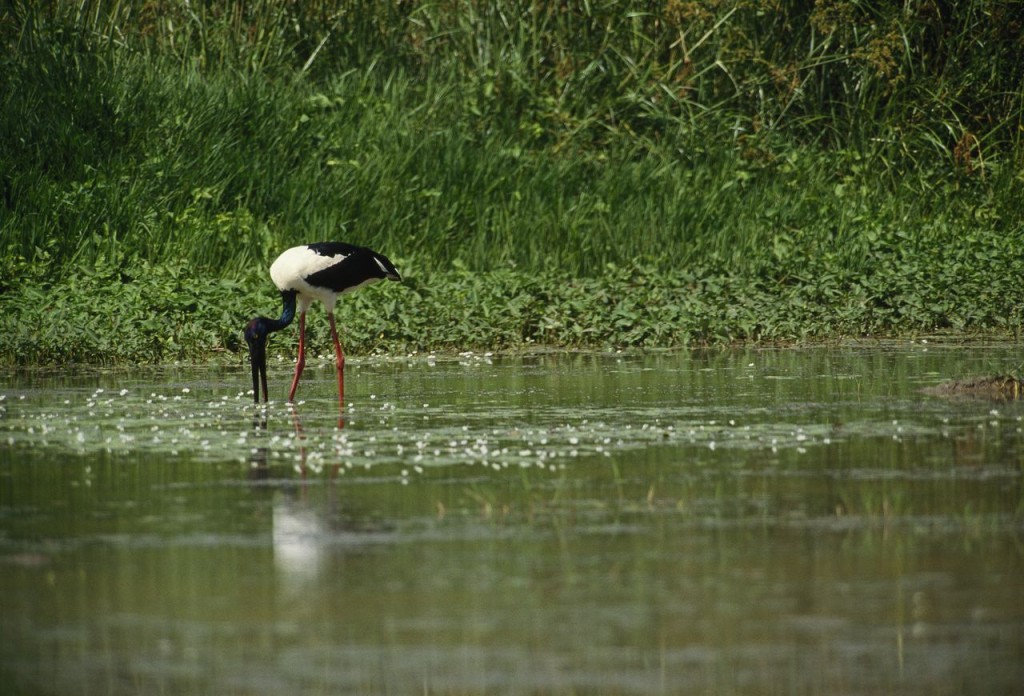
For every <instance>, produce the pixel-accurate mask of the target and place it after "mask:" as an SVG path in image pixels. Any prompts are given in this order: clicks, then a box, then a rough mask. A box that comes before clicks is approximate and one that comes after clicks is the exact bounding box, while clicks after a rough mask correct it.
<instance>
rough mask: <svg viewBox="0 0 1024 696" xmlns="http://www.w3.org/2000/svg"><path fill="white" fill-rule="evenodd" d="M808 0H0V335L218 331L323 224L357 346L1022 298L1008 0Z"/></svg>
mask: <svg viewBox="0 0 1024 696" xmlns="http://www.w3.org/2000/svg"><path fill="white" fill-rule="evenodd" d="M805 5H806V4H805V3H767V2H765V3H761V2H750V1H741V0H735V1H729V0H722V1H721V2H706V3H697V2H694V3H685V2H667V3H654V4H652V3H630V4H629V7H626V8H624V7H623V4H622V3H587V4H583V3H580V4H576V3H561V4H543V5H540V4H537V5H533V4H529V3H525V4H524V3H512V2H508V3H505V2H497V3H487V4H485V5H480V4H476V3H468V2H451V3H394V4H391V3H361V2H354V1H348V2H312V3H232V2H220V3H216V2H215V3H207V4H205V5H203V6H202V7H201V8H199V7H198V6H193V5H187V4H183V3H177V2H170V1H167V2H152V3H145V4H137V3H127V2H124V3H116V2H115V3H100V2H94V3H91V2H86V3H74V4H70V3H64V2H50V3H13V4H12V5H10V6H9V9H7V10H6V11H4V14H3V15H2V16H0V41H2V42H3V45H4V49H5V52H4V57H3V58H2V62H0V79H2V81H3V85H2V87H3V88H4V89H3V94H4V97H3V98H2V100H0V122H2V123H3V124H4V128H3V129H0V193H2V197H0V215H2V218H0V240H2V241H0V361H2V362H4V363H9V364H10V363H17V364H38V363H61V362H69V361H75V362H81V361H84V362H136V361H144V362H160V361H166V360H172V359H187V360H203V359H206V358H208V357H210V356H211V355H216V354H231V353H232V352H234V351H237V350H238V345H239V341H240V327H241V325H242V324H243V322H244V320H245V319H246V318H247V317H248V316H251V315H252V314H254V313H257V312H259V313H266V314H270V313H273V312H275V311H276V310H277V309H278V303H277V300H276V298H275V297H274V296H273V290H272V286H271V285H270V282H269V279H268V278H267V277H266V271H265V269H266V267H267V266H268V265H269V262H270V261H271V260H272V259H273V257H274V256H275V255H276V254H277V253H278V252H279V251H280V250H282V249H283V248H285V247H287V246H289V245H291V244H295V243H301V242H304V241H315V240H321V239H341V240H346V241H352V242H355V243H363V244H368V245H371V246H373V247H375V248H377V249H379V250H381V251H383V252H385V253H386V254H388V255H389V256H390V257H391V258H392V259H393V260H394V261H395V262H396V263H397V264H398V266H399V268H400V269H401V270H402V271H403V274H404V275H405V276H406V277H407V279H408V280H407V282H406V283H405V284H403V286H402V287H388V288H373V289H371V290H367V291H364V292H361V293H357V294H356V295H354V296H351V298H346V300H345V301H343V303H342V304H343V307H342V308H341V310H340V311H341V313H342V314H341V316H342V320H343V322H344V323H345V325H346V326H348V327H349V328H348V338H347V345H348V348H349V350H351V351H353V352H367V351H374V350H385V351H391V350H395V351H398V350H402V351H404V350H411V349H418V350H430V349H464V348H510V347H511V348H514V347H517V346H523V345H532V344H553V345H567V346H593V347H605V346H632V345H679V344H689V343H694V342H700V343H705V342H711V343H714V342H722V341H735V340H792V339H801V338H811V337H813V338H824V337H834V336H838V335H863V334H878V333H884V334H893V333H912V332H929V331H934V330H946V329H951V330H962V331H999V332H1007V333H1015V332H1019V330H1020V327H1021V325H1022V323H1024V316H1022V315H1024V306H1022V302H1024V300H1022V299H1021V298H1022V297H1024V295H1022V294H1021V292H1020V278H1021V277H1024V197H1022V196H1021V195H1020V191H1021V190H1022V187H1024V175H1022V173H1021V172H1022V171H1024V147H1022V143H1021V137H1022V135H1024V118H1022V103H1024V87H1022V80H1024V65H1022V64H1021V62H1020V61H1019V60H1018V56H1019V55H1020V52H1021V50H1024V38H1022V37H1024V29H1022V27H1021V25H1020V22H1019V20H1017V19H1015V18H1016V15H1015V14H1014V13H1013V7H1014V5H1013V3H1011V2H1003V3H1000V2H995V3H991V2H989V3H980V2H978V3H966V4H964V5H962V6H961V8H960V9H957V10H955V11H945V10H941V9H940V8H938V7H937V6H936V5H934V4H933V3H930V2H920V3H909V4H906V5H905V6H904V7H901V8H892V7H890V6H889V4H886V3H877V4H872V3H853V2H842V1H840V0H833V1H830V2H818V3H816V4H815V6H814V7H813V8H810V9H808V8H807V7H806V6H805ZM313 324H318V322H313ZM316 330H317V331H319V330H320V329H316ZM317 338H318V337H317V336H316V335H314V340H317ZM319 339H323V337H322V336H321V337H319ZM239 359H241V358H239Z"/></svg>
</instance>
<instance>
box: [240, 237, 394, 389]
mask: <svg viewBox="0 0 1024 696" xmlns="http://www.w3.org/2000/svg"><path fill="white" fill-rule="evenodd" d="M270 278H271V280H273V281H274V285H276V286H277V289H278V290H279V291H280V292H281V301H282V305H283V306H282V310H281V317H280V318H278V319H273V318H271V317H262V316H261V317H255V318H254V319H250V320H249V322H248V323H247V324H246V325H245V341H246V343H248V344H249V363H250V364H251V366H252V392H253V399H254V400H255V401H256V403H257V404H259V402H260V389H261V388H262V392H263V400H264V401H268V400H269V399H268V397H267V338H268V337H269V336H270V334H272V333H274V332H275V331H280V330H281V329H283V328H285V327H287V326H288V325H289V324H291V323H292V320H293V319H294V318H295V310H296V307H297V308H298V312H299V349H298V357H297V359H296V361H295V376H294V377H293V378H292V386H291V389H290V390H289V391H288V401H289V402H294V401H295V390H296V389H297V388H298V386H299V377H300V376H301V375H302V369H303V368H304V367H305V365H306V312H307V311H308V310H309V307H310V305H312V304H313V301H314V300H320V301H321V302H323V304H324V307H325V308H326V310H327V320H328V322H330V325H331V338H332V339H333V341H334V355H335V361H334V364H335V368H336V370H337V376H338V401H339V402H340V404H341V407H342V409H344V406H345V378H344V368H345V354H344V353H343V352H342V350H341V341H340V340H339V339H338V329H337V326H336V324H335V322H334V305H335V303H337V301H338V297H339V296H340V295H343V294H345V293H348V292H352V291H353V290H356V289H357V288H361V287H363V286H365V285H370V284H371V283H376V282H378V281H380V280H392V281H400V280H402V276H401V275H400V274H399V273H398V269H397V268H395V265H394V264H393V263H391V261H390V260H389V259H388V258H387V257H386V256H384V255H383V254H379V253H377V252H376V251H373V250H372V249H367V248H366V247H361V246H356V245H354V244H346V243H344V242H316V243H314V244H305V245H303V246H297V247H292V248H291V249H288V250H286V251H284V252H282V254H281V255H280V256H278V257H277V259H276V260H275V261H274V263H272V264H271V265H270Z"/></svg>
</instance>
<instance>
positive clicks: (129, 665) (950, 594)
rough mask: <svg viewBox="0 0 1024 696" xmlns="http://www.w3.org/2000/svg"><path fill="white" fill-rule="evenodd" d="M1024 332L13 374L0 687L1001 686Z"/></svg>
mask: <svg viewBox="0 0 1024 696" xmlns="http://www.w3.org/2000/svg"><path fill="white" fill-rule="evenodd" d="M1022 358H1024V349H1022V348H1021V346H1006V345H1004V346H970V347H949V346H940V345H927V344H910V343H907V344H900V345H874V344H872V345H865V346H847V347H842V348H820V349H819V348H816V349H807V350H803V349H801V350H795V349H794V350H736V351H726V352H708V353H690V352H682V353H665V354H653V355H651V354H646V355H591V354H584V355H539V356H525V357H502V358H493V359H491V358H486V357H483V356H469V355H467V356H463V357H461V358H459V359H454V358H452V359H437V360H433V359H428V358H425V357H417V358H411V359H407V360H387V361H370V360H364V361H357V360H350V362H349V369H348V372H347V380H346V388H347V391H346V398H347V401H348V402H349V404H350V405H349V406H348V408H347V413H346V419H345V423H344V428H342V429H338V427H337V425H338V423H337V405H336V403H335V401H334V400H335V398H336V395H335V392H334V389H335V383H334V380H333V373H332V372H331V369H330V367H329V366H328V364H327V363H323V364H321V365H320V366H314V365H312V364H311V365H310V366H308V367H307V371H306V377H307V379H306V380H305V381H304V382H303V384H302V385H300V388H299V394H298V396H299V397H300V399H304V400H305V401H304V402H300V403H299V404H298V405H297V407H296V408H295V410H292V409H290V408H289V407H288V406H287V405H285V404H284V403H282V402H281V401H278V402H276V403H271V404H270V405H269V406H267V407H264V408H256V407H254V406H253V405H252V403H251V396H250V395H248V394H246V393H244V392H243V391H242V390H244V389H245V388H246V385H247V383H249V373H248V368H241V367H240V368H237V369H156V370H153V369H150V370H144V371H143V370H140V371H137V372H87V373H82V374H70V375H69V374H62V375H54V374H40V373H28V374H22V373H7V374H5V375H0V396H2V399H0V631H2V641H0V683H2V685H3V689H2V691H3V693H12V694H16V693H26V694H50V693H52V694H67V693H77V694H137V693H138V694H142V693H146V694H149V693H165V694H179V693H180V694H194V693H217V694H282V693H331V694H340V693H394V694H405V693H424V694H426V693H430V694H541V693H545V694H546V693H552V694H569V693H587V694H680V693H721V694H775V693H784V694H790V693H798V694H840V693H841V694H882V693H899V694H914V693H920V694H1009V693H1019V689H1020V688H1021V684H1024V492H1022V479H1024V432H1022V430H1024V422H1022V416H1024V404H1022V403H1020V402H1004V403H998V402H992V401H977V400H943V399H938V398H932V397H927V396H924V395H922V394H920V393H919V391H918V390H919V389H920V388H922V387H925V386H928V385H932V384H935V383H938V382H940V381H943V380H944V379H947V378H951V377H963V376H967V375H979V374H992V373H997V372H1006V371H1010V370H1013V369H1015V368H1019V367H1020V364H1021V361H1022ZM290 372H291V369H290V366H289V365H287V364H286V363H278V364H276V365H274V366H272V367H271V390H272V393H274V394H276V395H277V396H278V397H279V398H281V397H283V395H284V393H285V391H286V388H287V381H288V380H289V379H290Z"/></svg>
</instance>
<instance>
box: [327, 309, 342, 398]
mask: <svg viewBox="0 0 1024 696" xmlns="http://www.w3.org/2000/svg"><path fill="white" fill-rule="evenodd" d="M327 320H328V321H329V322H330V323H331V338H333V339H334V367H335V369H336V370H337V372H338V404H339V405H340V406H341V409H342V410H343V411H344V410H345V354H344V353H342V352H341V341H339V340H338V327H337V326H335V324H334V313H333V312H331V313H329V314H328V315H327Z"/></svg>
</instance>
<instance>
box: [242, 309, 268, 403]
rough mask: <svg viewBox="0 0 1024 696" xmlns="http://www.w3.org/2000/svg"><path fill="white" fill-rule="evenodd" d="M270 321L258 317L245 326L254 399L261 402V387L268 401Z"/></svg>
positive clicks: (264, 397) (264, 398)
mask: <svg viewBox="0 0 1024 696" xmlns="http://www.w3.org/2000/svg"><path fill="white" fill-rule="evenodd" d="M269 323H270V320H269V319H267V318H266V317H256V318H255V319H252V320H250V321H249V323H248V324H246V325H245V342H246V343H248V344H249V364H250V365H251V366H252V398H253V399H255V401H256V403H259V402H260V387H262V388H263V400H264V401H266V400H267V335H268V334H269V333H270V325H269Z"/></svg>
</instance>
